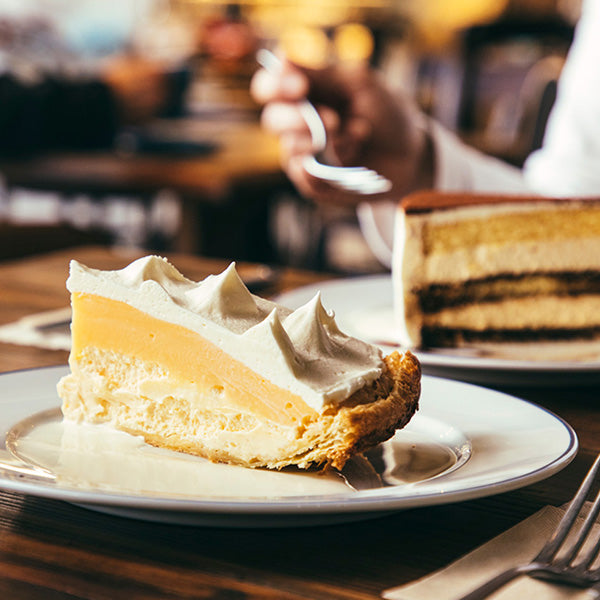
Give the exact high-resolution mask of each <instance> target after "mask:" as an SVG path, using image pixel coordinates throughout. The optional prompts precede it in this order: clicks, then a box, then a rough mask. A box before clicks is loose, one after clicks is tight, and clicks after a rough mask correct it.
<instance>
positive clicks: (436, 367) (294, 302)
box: [277, 275, 600, 386]
mask: <svg viewBox="0 0 600 600" xmlns="http://www.w3.org/2000/svg"><path fill="white" fill-rule="evenodd" d="M318 291H320V292H321V297H322V300H323V304H324V306H325V308H327V309H328V310H333V311H334V312H335V315H336V319H337V322H338V325H339V326H340V328H341V329H342V330H343V331H345V332H346V333H349V334H350V335H353V336H355V337H358V338H362V339H365V340H366V341H368V342H371V343H374V344H378V345H380V346H381V347H382V348H383V349H384V350H386V351H390V350H392V349H395V348H397V347H398V346H397V345H396V341H395V340H397V334H396V327H395V318H394V312H393V306H392V303H393V300H392V281H391V278H390V276H389V275H375V276H367V277H356V278H351V279H339V280H332V281H326V282H324V283H320V284H315V285H309V286H305V287H301V288H297V289H295V290H292V291H290V292H286V293H285V294H281V295H280V296H278V297H277V301H278V302H280V303H282V304H284V305H285V306H288V307H289V308H298V307H299V306H301V305H302V304H304V303H305V302H307V301H308V300H310V299H311V298H312V297H313V296H314V295H315V293H317V292H318ZM561 353H562V356H561ZM416 354H417V355H418V357H419V360H420V361H421V365H422V367H423V372H424V373H427V374H429V375H436V376H439V377H447V378H451V379H460V380H462V381H470V382H471V383H481V384H484V385H536V386H540V385H541V386H556V385H589V384H595V383H598V382H600V343H598V342H593V343H589V344H581V345H577V346H574V345H573V344H562V345H560V344H557V343H552V344H548V345H543V344H528V345H527V346H523V345H521V346H520V347H517V345H516V344H503V345H500V344H499V345H496V346H495V347H494V353H493V354H492V352H491V350H490V347H488V348H487V349H486V350H482V349H478V348H476V347H474V348H470V349H456V350H453V349H451V348H444V349H439V350H435V351H419V352H416ZM566 357H568V359H567V358H566Z"/></svg>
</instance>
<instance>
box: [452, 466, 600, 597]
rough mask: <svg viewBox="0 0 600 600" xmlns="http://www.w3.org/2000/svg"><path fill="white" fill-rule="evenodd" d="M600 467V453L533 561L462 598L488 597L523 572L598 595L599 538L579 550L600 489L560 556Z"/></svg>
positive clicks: (598, 505) (589, 527)
mask: <svg viewBox="0 0 600 600" xmlns="http://www.w3.org/2000/svg"><path fill="white" fill-rule="evenodd" d="M599 469H600V456H598V457H597V458H596V460H595V461H594V464H593V465H592V468H591V469H590V471H589V472H588V474H587V475H586V477H585V479H584V480H583V482H582V484H581V486H580V487H579V489H578V490H577V493H576V494H575V496H574V497H573V499H572V500H571V502H570V504H569V507H568V508H567V511H566V512H565V514H564V516H563V518H562V519H561V521H560V523H559V524H558V527H557V528H556V531H555V532H554V534H553V535H552V537H551V538H550V539H549V540H548V541H547V542H546V544H545V545H544V547H543V548H542V550H541V551H540V553H539V554H538V555H537V556H536V557H535V558H534V559H533V560H532V561H531V562H530V563H527V564H524V565H518V566H516V567H512V568H511V569H508V570H507V571H504V572H503V573H500V574H498V575H496V576H495V577H493V578H492V579H490V580H489V581H487V582H486V583H484V584H483V585H481V586H480V587H478V588H476V589H474V590H473V591H471V592H469V593H468V594H467V595H465V596H462V597H461V598H460V599H459V600H482V599H483V598H487V597H488V596H489V595H490V594H492V593H493V592H495V591H496V590H498V589H500V588H501V587H502V586H504V585H506V584H507V583H509V582H510V581H512V580H513V579H516V578H517V577H519V576H520V575H530V576H532V577H536V578H538V579H545V580H550V581H554V582H557V583H563V584H566V585H572V586H576V587H580V588H589V590H590V592H592V594H590V599H591V600H594V599H599V598H600V567H596V568H592V564H593V563H594V561H595V560H596V558H597V557H598V554H599V553H600V538H599V539H597V540H596V541H595V542H594V544H593V545H592V546H591V547H590V548H589V549H587V550H586V551H585V552H581V553H580V550H581V549H582V547H583V545H584V543H585V541H586V540H587V538H588V536H589V534H590V532H591V530H592V527H593V525H594V523H595V521H596V517H597V516H598V513H599V512H600V491H599V492H598V494H597V495H596V497H595V499H594V502H593V504H592V506H591V508H590V510H589V512H588V514H587V515H586V517H585V519H584V521H583V523H582V525H581V528H580V530H579V531H578V533H577V537H576V539H575V540H574V541H573V542H572V544H571V546H570V547H569V548H568V549H567V551H566V552H565V553H564V554H562V555H561V556H557V555H558V553H559V551H560V550H561V549H562V548H563V545H564V542H565V540H566V539H567V535H568V534H569V532H570V531H571V529H572V528H573V525H574V524H575V522H576V520H577V516H578V515H579V513H580V511H581V509H582V507H583V505H584V503H585V500H586V498H587V495H588V493H589V491H590V488H591V487H592V484H593V483H594V480H595V478H596V475H597V474H598V470H599Z"/></svg>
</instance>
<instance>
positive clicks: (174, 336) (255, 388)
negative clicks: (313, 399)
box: [71, 293, 316, 425]
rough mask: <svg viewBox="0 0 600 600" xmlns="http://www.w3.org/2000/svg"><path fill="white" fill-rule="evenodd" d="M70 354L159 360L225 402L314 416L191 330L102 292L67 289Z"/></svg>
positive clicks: (297, 418) (278, 414) (281, 419)
mask: <svg viewBox="0 0 600 600" xmlns="http://www.w3.org/2000/svg"><path fill="white" fill-rule="evenodd" d="M71 302H72V308H73V323H72V351H71V360H74V361H79V360H81V358H82V355H83V352H84V350H85V349H86V348H87V347H90V346H91V347H96V348H100V349H103V350H112V351H115V352H117V353H120V354H123V355H126V356H132V357H135V358H137V359H138V360H143V361H148V362H150V363H155V364H159V365H161V367H163V368H165V369H167V370H168V372H169V376H170V378H172V379H173V380H174V381H175V382H184V383H187V384H192V385H194V386H195V387H196V388H197V389H198V393H199V394H200V395H201V394H202V393H203V391H205V392H207V393H208V392H209V391H211V390H215V389H217V390H219V392H220V394H222V396H223V398H225V399H226V401H227V404H228V405H229V406H232V407H233V406H236V407H238V408H240V409H241V410H244V411H248V412H252V413H255V414H257V415H260V416H261V417H263V418H265V419H268V420H270V421H273V422H275V423H278V424H281V425H293V424H299V423H300V422H301V421H303V420H304V419H306V418H311V417H314V416H316V411H315V410H314V409H313V408H311V407H310V406H308V404H306V402H304V400H302V398H300V396H298V395H296V394H293V393H291V392H289V391H287V390H284V389H282V388H280V387H278V386H275V385H273V384H272V383H270V382H269V381H267V380H266V379H264V378H263V377H261V376H259V375H257V374H256V373H255V372H254V371H252V370H251V369H250V368H248V367H247V366H246V365H244V364H243V363H241V362H239V361H237V360H234V359H233V358H232V357H231V356H229V355H228V354H227V353H225V352H224V351H223V350H221V349H220V348H218V347H217V346H216V345H214V344H212V343H211V342H209V341H207V340H206V339H204V338H203V337H202V336H200V335H199V334H197V333H196V332H194V331H191V330H189V329H187V328H185V327H182V326H181V325H174V324H172V323H168V322H166V321H162V320H160V319H156V318H154V317H151V316H150V315H148V314H146V313H144V312H142V311H140V310H138V309H136V308H133V307H131V306H129V305H128V304H126V303H124V302H120V301H116V300H111V299H109V298H104V297H102V296H97V295H94V294H85V293H73V294H72V297H71Z"/></svg>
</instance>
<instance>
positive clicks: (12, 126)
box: [0, 0, 580, 273]
mask: <svg viewBox="0 0 600 600" xmlns="http://www.w3.org/2000/svg"><path fill="white" fill-rule="evenodd" d="M579 11H580V1H579V0H454V1H453V2H447V1H444V0H362V1H361V0H356V1H353V0H294V1H292V0H289V1H286V0H279V1H277V0H248V1H246V2H240V3H229V2H214V1H213V2H208V1H204V0H170V1H168V0H118V1H117V0H0V183H1V185H0V260H7V259H9V258H15V257H20V256H26V255H29V254H32V253H35V252H41V251H46V250H51V249H55V248H60V247H66V246H69V245H78V244H87V243H101V244H109V245H113V244H115V245H116V244H118V245H126V246H136V247H141V248H145V249H147V250H149V251H153V252H166V251H177V250H180V251H185V252H191V253H195V254H201V255H204V256H215V257H220V258H227V259H236V260H250V261H259V262H267V263H270V264H283V265H292V266H297V267H304V268H310V269H317V270H327V271H334V272H336V271H337V272H342V273H367V272H377V271H379V270H381V269H382V267H381V266H380V265H379V263H378V262H377V260H376V259H375V257H374V256H373V255H372V254H371V253H370V251H369V250H368V248H367V247H366V245H365V244H364V242H363V240H362V236H361V235H360V232H359V230H358V227H357V223H356V217H355V215H354V214H353V213H352V212H347V211H343V210H340V209H336V210H333V209H328V210H326V211H325V210H323V209H321V208H316V207H315V206H313V205H312V204H311V203H310V202H309V201H307V200H305V199H303V198H301V197H299V195H298V193H297V192H296V191H295V190H294V188H293V187H292V186H291V185H290V184H289V182H287V180H286V178H285V176H284V175H283V174H282V172H281V170H280V168H279V163H278V155H277V142H276V140H273V139H271V138H270V137H269V136H268V135H267V134H266V133H265V132H263V131H261V129H260V125H259V118H260V112H259V107H257V106H256V105H255V104H254V103H253V101H252V99H251V98H250V95H249V92H248V87H249V82H250V79H251V77H252V74H253V73H254V71H255V70H256V68H257V66H256V62H255V58H254V57H255V53H256V50H257V49H258V48H260V47H267V48H276V47H281V48H283V49H284V51H285V52H286V53H287V54H288V55H289V56H290V57H291V58H292V59H293V60H296V61H298V62H300V63H302V64H306V65H310V66H315V67H318V66H319V65H325V64H327V63H328V62H330V61H368V62H369V63H370V64H372V65H373V66H375V67H376V68H377V69H379V70H380V71H381V73H382V76H383V77H384V78H385V79H386V80H387V82H388V84H389V85H390V86H391V87H392V88H395V89H399V90H403V91H405V92H408V93H409V94H411V95H412V96H413V97H414V98H415V99H416V100H417V102H418V104H419V105H420V106H421V108H422V109H423V110H424V111H425V112H427V113H428V114H430V115H432V116H433V117H435V118H436V119H438V120H439V121H441V122H442V123H443V124H444V125H445V126H447V127H448V128H450V129H451V130H453V131H455V132H456V133H457V134H458V135H460V136H461V137H462V138H464V139H465V140H466V141H468V142H469V143H470V144H472V145H474V146H476V147H478V148H480V149H482V150H484V151H485V152H488V153H490V154H493V155H495V156H498V157H500V158H502V159H504V160H506V161H508V162H510V163H512V164H515V165H520V164H521V163H522V162H523V160H524V158H525V157H526V156H527V155H528V154H529V153H530V152H531V151H532V150H533V149H535V148H536V147H538V146H539V145H540V143H541V139H542V133H543V130H544V126H545V123H546V118H547V115H548V112H549V110H550V108H551V106H552V103H553V101H554V94H555V88H556V80H557V78H558V75H559V74H560V70H561V68H562V65H563V62H564V58H565V55H566V53H567V51H568V48H569V45H570V43H571V40H572V35H573V28H574V24H575V23H576V20H577V18H578V15H579ZM157 82H160V85H157Z"/></svg>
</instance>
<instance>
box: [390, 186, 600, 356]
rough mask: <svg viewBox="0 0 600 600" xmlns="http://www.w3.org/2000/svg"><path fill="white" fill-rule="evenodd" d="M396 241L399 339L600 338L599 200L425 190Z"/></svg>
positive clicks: (406, 212)
mask: <svg viewBox="0 0 600 600" xmlns="http://www.w3.org/2000/svg"><path fill="white" fill-rule="evenodd" d="M394 243H395V247H394V262H393V267H392V271H393V281H394V296H395V311H396V315H397V316H398V317H399V325H400V329H401V333H400V336H401V339H400V343H401V344H402V345H404V346H407V347H436V346H437V347H448V346H453V347H457V346H461V345H466V344H471V343H473V344H480V343H482V342H483V343H485V342H532V341H534V342H539V341H548V340H552V341H565V340H591V339H595V338H600V200H587V199H586V200H579V199H549V198H541V197H510V196H489V195H469V194H444V193H438V192H422V193H418V194H414V195H411V196H408V197H406V198H405V199H404V200H403V201H402V202H401V203H400V205H399V209H398V211H397V218H396V224H395V241H394Z"/></svg>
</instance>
